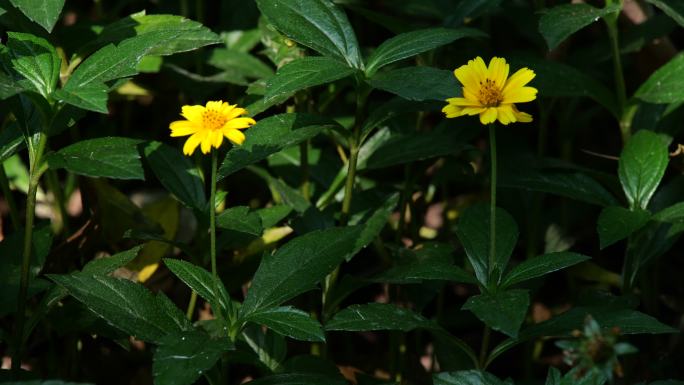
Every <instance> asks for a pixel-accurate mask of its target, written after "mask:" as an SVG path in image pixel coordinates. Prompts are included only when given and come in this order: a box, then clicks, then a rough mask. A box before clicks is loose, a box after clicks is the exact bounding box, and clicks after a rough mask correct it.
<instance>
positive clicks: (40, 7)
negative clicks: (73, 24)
mask: <svg viewBox="0 0 684 385" xmlns="http://www.w3.org/2000/svg"><path fill="white" fill-rule="evenodd" d="M10 2H11V3H12V5H14V6H15V7H17V8H19V10H20V11H21V12H22V13H23V14H24V15H26V17H28V18H29V19H30V20H32V21H34V22H36V23H38V24H39V25H40V26H41V27H43V28H45V30H46V31H48V32H52V28H54V26H55V23H57V20H58V19H59V14H60V13H62V7H64V0H10Z"/></svg>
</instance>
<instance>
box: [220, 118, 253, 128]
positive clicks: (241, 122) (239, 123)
mask: <svg viewBox="0 0 684 385" xmlns="http://www.w3.org/2000/svg"><path fill="white" fill-rule="evenodd" d="M254 124H256V122H255V121H254V119H252V118H235V119H232V120H229V121H227V122H226V124H224V125H223V127H221V129H223V130H226V129H236V128H238V129H243V128H247V127H249V126H252V125H254Z"/></svg>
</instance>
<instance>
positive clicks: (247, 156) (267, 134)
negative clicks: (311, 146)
mask: <svg viewBox="0 0 684 385" xmlns="http://www.w3.org/2000/svg"><path fill="white" fill-rule="evenodd" d="M335 126H336V123H335V122H333V121H331V120H328V119H325V118H322V117H318V116H316V115H307V114H280V115H275V116H271V117H268V118H265V119H261V120H259V121H258V122H257V124H256V125H254V126H252V127H251V128H250V129H249V130H247V131H246V133H245V135H246V136H247V139H246V140H245V142H244V143H243V144H242V145H241V146H235V147H233V148H231V149H230V151H228V153H227V154H226V158H225V160H224V161H223V163H222V164H221V167H220V169H219V172H218V178H219V180H221V179H223V178H225V177H227V176H228V175H230V174H232V173H234V172H236V171H238V170H241V169H242V168H244V167H246V166H248V165H250V164H253V163H256V162H258V161H260V160H262V159H266V158H267V157H268V156H269V155H271V154H273V153H276V152H278V151H280V150H282V149H284V148H287V147H291V146H294V145H296V144H298V143H300V142H302V141H305V140H307V139H310V138H312V137H314V136H316V135H318V134H319V133H320V132H321V131H322V130H323V129H325V128H332V127H335Z"/></svg>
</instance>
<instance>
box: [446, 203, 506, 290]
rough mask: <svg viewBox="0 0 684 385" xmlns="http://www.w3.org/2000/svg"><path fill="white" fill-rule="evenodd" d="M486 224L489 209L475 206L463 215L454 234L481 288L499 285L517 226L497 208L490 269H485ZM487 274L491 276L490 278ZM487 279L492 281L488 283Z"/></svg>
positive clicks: (488, 231) (487, 238) (487, 230)
mask: <svg viewBox="0 0 684 385" xmlns="http://www.w3.org/2000/svg"><path fill="white" fill-rule="evenodd" d="M489 222H490V221H489V207H488V206H486V205H482V204H479V205H475V206H471V207H469V208H468V209H466V210H465V211H464V212H463V215H462V216H461V218H460V219H459V220H458V224H457V225H458V228H457V230H456V235H457V236H458V239H459V240H460V241H461V244H462V245H463V248H464V249H465V252H466V255H467V256H468V260H469V261H470V263H471V265H472V266H473V269H474V270H475V275H476V276H477V279H478V281H480V283H482V284H483V285H485V286H491V285H497V284H498V283H499V281H500V279H501V276H502V275H503V272H504V271H505V270H506V266H507V265H508V259H509V258H510V256H511V254H512V253H513V249H514V248H515V244H516V242H517V241H518V225H517V224H516V223H515V221H514V220H513V217H511V215H510V214H508V213H507V212H506V211H505V210H503V209H500V208H497V209H496V245H495V250H494V251H495V253H494V261H493V262H494V266H489V249H490V226H489ZM490 272H491V273H494V275H493V276H491V277H490ZM490 278H491V279H493V280H494V281H493V282H491V280H490Z"/></svg>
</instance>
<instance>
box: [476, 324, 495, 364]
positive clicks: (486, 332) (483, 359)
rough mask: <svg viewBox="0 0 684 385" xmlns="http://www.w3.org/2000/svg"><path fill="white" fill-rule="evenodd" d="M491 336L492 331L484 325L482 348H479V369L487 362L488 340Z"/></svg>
mask: <svg viewBox="0 0 684 385" xmlns="http://www.w3.org/2000/svg"><path fill="white" fill-rule="evenodd" d="M491 335H492V329H490V328H489V326H487V325H485V327H484V331H483V332H482V346H480V359H479V363H480V366H479V367H480V369H482V368H484V367H485V363H486V362H487V352H488V350H489V339H490V337H491Z"/></svg>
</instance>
